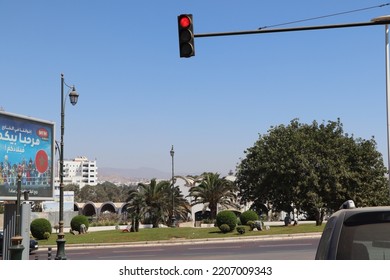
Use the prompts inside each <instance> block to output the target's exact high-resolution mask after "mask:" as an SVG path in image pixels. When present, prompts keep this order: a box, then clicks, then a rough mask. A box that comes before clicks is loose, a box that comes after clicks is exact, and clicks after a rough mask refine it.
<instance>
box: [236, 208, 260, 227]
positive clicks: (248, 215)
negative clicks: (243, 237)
mask: <svg viewBox="0 0 390 280" xmlns="http://www.w3.org/2000/svg"><path fill="white" fill-rule="evenodd" d="M258 219H259V215H257V213H256V212H255V211H253V210H247V211H245V212H243V213H242V214H241V216H240V220H241V224H242V225H244V226H245V225H248V222H249V221H257V220H258Z"/></svg>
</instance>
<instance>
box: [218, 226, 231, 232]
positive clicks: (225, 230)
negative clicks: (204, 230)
mask: <svg viewBox="0 0 390 280" xmlns="http://www.w3.org/2000/svg"><path fill="white" fill-rule="evenodd" d="M219 229H220V231H222V233H228V232H229V231H230V227H229V225H227V224H222V225H220V226H219Z"/></svg>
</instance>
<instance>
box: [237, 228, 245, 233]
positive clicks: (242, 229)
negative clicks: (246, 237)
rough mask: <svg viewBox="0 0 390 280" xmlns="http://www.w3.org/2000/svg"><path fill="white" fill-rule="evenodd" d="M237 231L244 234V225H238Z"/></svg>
mask: <svg viewBox="0 0 390 280" xmlns="http://www.w3.org/2000/svg"><path fill="white" fill-rule="evenodd" d="M236 230H237V232H238V233H239V234H244V233H245V227H243V226H239V227H237V229H236Z"/></svg>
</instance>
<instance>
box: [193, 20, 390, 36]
mask: <svg viewBox="0 0 390 280" xmlns="http://www.w3.org/2000/svg"><path fill="white" fill-rule="evenodd" d="M384 24H390V19H388V20H383V21H369V22H355V23H344V24H329V25H315V26H300V27H290V28H271V29H266V28H264V29H256V30H247V31H233V32H215V33H203V34H202V33H201V34H194V37H195V38H201V37H217V36H232V35H248V34H263V33H277V32H292V31H307V30H319V29H334V28H347V27H359V26H370V25H384Z"/></svg>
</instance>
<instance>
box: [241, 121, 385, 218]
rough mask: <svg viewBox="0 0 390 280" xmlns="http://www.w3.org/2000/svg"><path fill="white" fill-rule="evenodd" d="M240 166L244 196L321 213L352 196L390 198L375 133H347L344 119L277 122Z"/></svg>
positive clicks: (374, 201) (372, 200)
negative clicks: (368, 136) (362, 135)
mask: <svg viewBox="0 0 390 280" xmlns="http://www.w3.org/2000/svg"><path fill="white" fill-rule="evenodd" d="M245 153H246V157H245V158H244V159H242V161H241V163H239V165H238V166H237V180H236V183H237V185H238V187H239V188H240V195H241V196H242V199H241V201H242V202H255V204H259V203H263V204H265V203H268V204H271V205H272V206H273V208H274V209H276V210H284V211H287V212H290V211H291V210H292V207H293V206H294V207H296V208H298V209H301V210H304V211H308V212H314V213H316V220H317V224H321V223H322V219H323V216H324V213H325V211H335V210H337V209H338V208H339V207H340V205H341V204H342V203H343V202H344V201H345V200H348V199H353V200H354V201H355V204H356V205H357V206H358V207H360V206H369V205H385V204H388V203H389V190H388V188H387V179H386V178H385V173H386V168H385V167H384V164H383V159H382V155H381V154H380V153H379V152H378V151H377V150H376V142H375V140H374V138H372V139H369V140H364V139H361V138H357V139H356V138H354V137H353V136H349V135H348V134H345V133H344V131H343V126H342V124H341V122H340V120H337V121H329V122H327V123H321V124H318V123H317V122H315V121H314V122H313V123H311V124H302V123H300V122H299V121H298V120H297V119H295V120H292V121H291V122H290V124H289V125H287V126H285V125H279V126H276V127H271V129H270V130H269V131H268V134H266V135H260V136H259V139H258V140H257V141H256V143H255V144H254V146H253V147H251V148H249V149H247V150H246V152H245Z"/></svg>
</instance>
